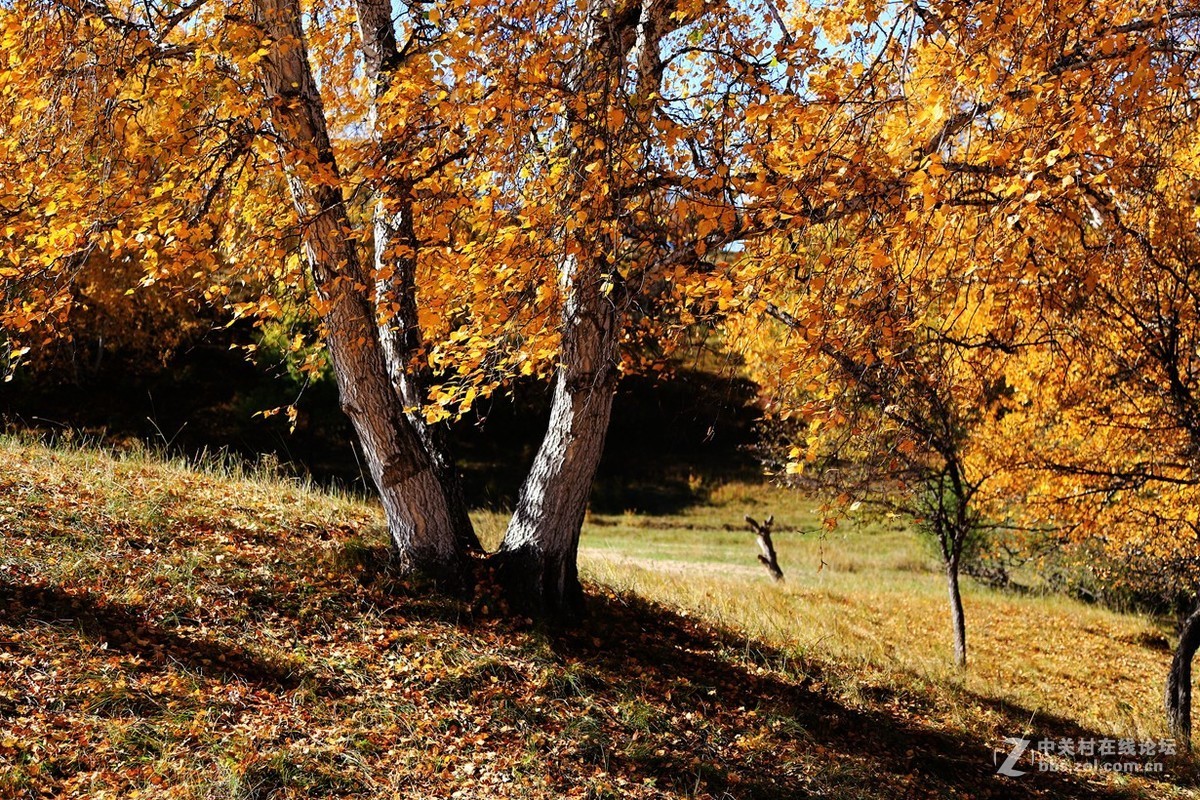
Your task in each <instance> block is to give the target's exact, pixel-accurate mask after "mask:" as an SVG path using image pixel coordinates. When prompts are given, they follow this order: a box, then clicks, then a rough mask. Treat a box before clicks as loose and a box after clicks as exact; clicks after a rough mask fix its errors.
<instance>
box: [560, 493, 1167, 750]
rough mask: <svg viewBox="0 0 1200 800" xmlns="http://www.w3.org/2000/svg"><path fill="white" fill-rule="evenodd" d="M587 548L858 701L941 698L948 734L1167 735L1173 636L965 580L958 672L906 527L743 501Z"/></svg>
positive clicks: (607, 568) (806, 507)
mask: <svg viewBox="0 0 1200 800" xmlns="http://www.w3.org/2000/svg"><path fill="white" fill-rule="evenodd" d="M746 513H750V514H757V515H759V516H760V517H761V516H765V514H767V513H774V514H775V516H776V524H777V526H782V527H783V528H784V531H783V532H781V533H779V534H777V535H776V536H775V541H776V547H777V549H778V551H779V559H780V562H781V564H782V565H783V567H784V569H785V571H786V580H785V581H784V582H783V583H780V584H775V583H774V582H772V581H771V580H770V577H769V576H768V575H767V573H766V571H765V570H764V569H762V568H761V567H760V566H758V565H757V562H756V561H755V553H756V552H757V551H756V548H755V546H754V540H753V536H752V534H750V533H749V532H748V530H747V529H746V527H745V523H744V522H742V516H743V515H744V514H746ZM583 542H584V552H583V565H584V573H585V574H586V575H587V576H588V577H590V578H591V579H593V580H596V581H598V582H600V583H603V584H606V585H609V586H612V587H615V588H617V589H620V590H628V591H632V592H636V593H638V594H639V595H642V596H644V597H646V598H649V599H652V600H655V601H657V602H661V603H664V604H666V605H668V606H671V607H674V608H677V609H681V610H686V611H689V612H691V613H695V614H698V615H700V616H702V617H704V618H705V619H709V620H712V621H714V622H716V623H718V624H720V625H722V626H726V627H730V628H733V629H735V630H739V631H743V632H745V633H746V634H748V635H750V636H751V637H753V638H756V639H760V640H762V641H765V642H769V643H771V644H772V645H775V646H777V647H780V648H782V649H784V650H785V651H787V652H789V653H793V654H795V655H796V656H797V657H799V658H802V659H804V660H805V661H807V662H811V663H812V664H814V665H819V666H821V667H823V668H825V669H826V670H827V671H830V670H832V671H834V672H845V673H847V675H846V679H845V689H846V691H847V692H849V693H851V694H853V693H854V692H855V691H856V686H858V685H859V684H862V685H875V684H883V685H888V686H894V687H903V688H905V689H909V690H913V691H919V692H928V693H934V694H936V695H937V696H938V698H939V703H938V706H939V710H940V712H941V713H943V714H944V715H946V721H947V722H948V723H952V724H955V725H959V726H962V727H964V728H966V729H975V728H976V727H977V726H978V724H979V717H978V714H977V710H978V707H979V705H980V701H981V700H984V701H987V702H989V703H995V704H1007V705H1009V706H1014V707H1019V708H1021V709H1025V710H1027V711H1028V713H1029V716H1030V720H1031V724H1030V726H1029V728H1028V731H1027V732H1030V733H1033V734H1035V735H1036V734H1037V733H1038V716H1051V717H1061V718H1065V719H1069V720H1072V721H1074V722H1076V723H1078V724H1079V725H1082V726H1085V727H1087V728H1090V729H1094V730H1096V731H1100V732H1103V733H1105V734H1109V735H1113V736H1124V737H1132V738H1148V737H1159V736H1165V735H1166V731H1165V730H1164V723H1163V715H1162V699H1161V698H1162V686H1163V681H1164V679H1165V675H1166V670H1167V666H1168V664H1169V663H1170V652H1169V648H1168V638H1169V636H1170V631H1169V630H1168V629H1167V627H1166V626H1165V625H1164V623H1163V621H1162V620H1156V619H1153V618H1150V617H1146V616H1138V615H1130V614H1119V613H1116V612H1113V611H1109V610H1106V609H1104V608H1100V607H1096V606H1089V605H1086V604H1083V603H1080V602H1077V601H1074V600H1071V599H1069V598H1065V597H1062V596H1060V595H1053V594H1044V595H1025V596H1022V595H1016V594H1012V593H1006V592H1001V591H995V590H991V589H987V588H984V587H981V586H979V585H976V584H974V583H973V582H971V581H969V580H967V581H966V583H965V586H964V602H965V605H966V610H967V636H968V644H969V647H970V664H969V667H968V669H967V670H966V671H965V672H963V671H959V670H957V669H955V668H954V667H953V666H952V664H951V660H950V650H951V648H950V629H949V613H948V610H947V601H946V585H945V579H944V576H943V574H942V573H941V571H940V569H939V568H938V561H937V559H936V557H935V556H934V555H933V553H932V551H930V550H927V549H926V547H925V544H924V543H923V542H922V541H920V540H919V538H918V537H917V536H916V535H915V534H913V533H912V532H911V531H909V530H907V529H906V528H904V527H903V526H901V525H891V526H886V525H882V524H879V523H872V524H859V525H856V524H853V523H852V522H851V523H846V522H843V523H842V525H841V526H839V527H838V528H837V529H835V530H832V531H824V530H823V529H822V528H821V526H820V524H819V519H818V518H817V516H816V509H815V508H813V504H812V503H811V502H809V501H807V500H806V499H804V498H802V497H797V496H796V495H795V494H793V493H789V492H785V491H781V490H777V489H770V488H765V487H748V486H741V485H733V486H727V487H722V488H721V489H719V490H718V491H717V492H716V493H715V495H714V498H713V502H712V503H711V504H709V505H706V506H704V507H702V508H698V509H696V510H695V511H694V512H693V513H691V514H685V515H681V516H678V517H673V518H669V519H664V518H657V519H656V518H637V517H628V518H626V517H593V518H591V519H590V520H589V525H588V527H587V529H586V531H585V535H584V539H583ZM848 667H850V668H852V669H847V668H848ZM996 732H997V733H999V731H996ZM1017 733H1018V731H1006V732H1005V735H1016V734H1017Z"/></svg>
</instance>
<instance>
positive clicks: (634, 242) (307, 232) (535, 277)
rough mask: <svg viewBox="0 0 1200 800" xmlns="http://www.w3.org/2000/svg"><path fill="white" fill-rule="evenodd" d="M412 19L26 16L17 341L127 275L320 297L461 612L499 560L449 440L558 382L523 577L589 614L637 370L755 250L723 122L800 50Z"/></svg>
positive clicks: (355, 386)
mask: <svg viewBox="0 0 1200 800" xmlns="http://www.w3.org/2000/svg"><path fill="white" fill-rule="evenodd" d="M398 10H399V11H400V14H399V17H398V19H394V16H393V12H394V9H393V8H392V6H391V5H390V4H389V3H386V2H374V1H373V0H360V1H359V2H353V3H330V4H314V5H313V6H311V7H307V6H301V4H300V3H299V2H298V0H261V1H260V0H254V1H252V2H249V1H248V2H244V3H237V4H232V5H231V4H222V5H220V6H219V7H218V5H217V4H212V3H205V2H202V1H201V0H197V2H194V3H189V4H184V5H178V4H156V3H124V2H122V3H104V2H93V0H81V1H80V2H71V1H69V0H61V1H51V0H46V1H41V2H34V1H33V0H29V1H28V2H24V3H20V4H17V5H16V6H14V7H13V8H11V9H7V10H6V11H5V12H3V20H4V35H5V52H6V54H7V56H8V59H7V63H6V65H5V70H6V75H5V82H4V86H5V89H4V92H5V94H4V102H5V104H6V107H7V108H8V109H9V110H10V111H11V115H10V119H11V120H12V121H11V123H10V124H9V126H8V127H7V128H5V129H4V130H3V131H2V134H3V136H0V138H2V139H3V140H4V147H5V148H6V149H5V151H4V158H5V163H6V165H7V166H8V167H9V168H10V169H9V170H7V171H6V175H9V176H11V177H9V178H7V179H6V181H5V184H4V186H3V196H4V198H5V208H6V209H7V213H8V215H9V216H8V221H9V225H8V226H7V227H6V228H5V229H4V231H5V235H6V237H7V238H6V239H5V245H4V246H5V250H4V254H5V258H6V260H7V261H8V262H9V264H10V265H11V266H10V267H9V271H10V274H9V276H8V277H9V278H10V280H8V282H7V283H6V289H7V291H8V295H7V300H8V305H7V309H6V315H5V322H6V323H7V329H8V330H10V331H12V332H13V336H14V337H15V338H14V340H13V341H18V340H21V341H24V340H31V337H40V336H45V335H50V334H51V333H52V332H53V323H54V322H55V320H61V319H63V318H65V316H66V315H68V314H69V313H70V296H69V292H66V291H65V290H64V287H66V286H69V285H70V283H71V282H72V281H73V280H74V279H75V276H76V275H77V272H78V264H79V263H81V259H83V258H85V257H86V255H87V254H88V253H90V252H93V251H96V250H101V251H103V252H105V253H106V254H108V255H109V256H110V257H114V258H115V257H121V258H128V259H135V260H136V262H137V263H139V264H140V265H141V268H142V271H143V275H142V280H141V281H140V282H141V283H160V282H166V281H174V282H175V283H177V284H185V283H188V282H190V284H191V287H192V290H193V291H195V292H196V293H197V294H199V295H202V296H203V297H204V298H205V299H206V300H208V301H210V302H213V303H217V304H219V305H225V306H226V307H228V308H229V309H230V310H231V311H232V312H233V313H234V314H235V315H237V316H248V317H253V318H257V319H260V320H269V319H272V318H275V317H278V316H279V315H280V314H281V313H283V308H285V307H287V306H289V305H290V303H283V302H281V299H282V297H281V295H282V294H287V295H288V298H289V300H291V299H294V298H303V299H304V300H305V301H307V302H309V303H310V304H311V306H312V308H313V309H314V311H315V313H316V314H317V316H318V317H319V318H320V320H321V336H322V338H323V340H324V343H325V344H326V346H327V348H328V352H329V355H330V357H331V361H332V366H333V370H334V373H335V376H336V378H337V382H338V386H339V389H340V392H341V396H342V403H343V407H344V409H345V411H346V413H347V414H348V416H349V417H350V419H351V421H352V422H353V424H354V428H355V430H356V432H357V435H358V437H359V439H360V442H361V443H362V447H363V451H364V453H365V454H366V460H367V464H368V465H369V467H370V472H371V475H372V478H373V479H374V482H375V484H376V487H377V489H378V491H379V494H380V498H381V501H382V504H383V508H384V511H385V515H386V517H387V521H388V527H389V530H390V532H391V536H392V541H393V545H394V548H395V550H396V553H397V555H398V562H399V564H400V566H401V567H402V568H403V569H405V570H408V571H413V572H421V573H427V574H431V575H434V576H437V577H439V578H440V579H442V580H444V581H446V582H448V583H451V584H460V585H461V584H462V583H465V582H466V581H468V580H469V571H470V570H469V560H470V556H471V555H472V554H473V553H476V552H478V551H479V550H480V548H479V545H478V541H477V539H476V537H475V535H474V532H473V531H472V530H471V526H470V520H469V517H468V516H467V514H466V507H465V504H464V501H463V498H462V493H461V489H460V488H459V485H458V479H457V474H456V469H455V466H454V462H453V458H452V456H451V454H450V453H449V452H448V451H447V449H446V445H445V437H444V435H443V429H442V426H444V420H446V419H447V418H450V417H453V416H454V415H455V414H457V413H460V412H461V411H462V410H464V409H466V408H469V407H470V405H471V404H472V402H475V401H476V400H477V398H478V397H480V396H482V395H485V394H487V393H489V392H492V391H496V390H497V389H498V388H501V387H503V386H504V385H505V384H506V382H507V381H509V380H511V379H512V378H513V377H514V376H517V375H542V376H545V377H547V378H548V379H550V380H552V381H553V382H554V385H555V389H554V395H553V402H552V409H551V414H550V421H549V425H548V430H547V434H546V437H545V440H544V442H543V446H542V448H541V449H540V450H539V453H538V455H537V457H536V459H535V462H534V465H533V467H532V469H531V471H530V474H529V478H528V480H527V481H526V484H525V486H524V488H523V489H522V492H521V495H520V499H519V502H518V507H517V509H516V510H515V513H514V516H513V521H512V523H511V525H510V526H509V529H508V532H507V534H506V536H505V541H504V543H503V545H502V547H501V552H500V553H499V554H498V556H497V559H498V563H499V566H500V571H501V574H502V575H504V576H505V579H506V581H507V582H508V583H509V584H510V585H511V586H513V587H514V594H515V596H516V597H517V598H518V599H519V600H521V601H522V603H523V604H524V605H527V606H528V607H529V608H531V609H532V610H534V611H536V612H544V613H547V614H550V615H558V614H563V615H569V614H571V613H573V612H574V611H576V610H577V608H578V599H579V584H578V578H577V575H576V571H575V557H576V550H577V545H578V536H579V529H580V526H581V524H582V519H583V514H584V509H585V507H586V502H587V496H588V491H589V488H590V484H591V481H592V477H593V475H594V472H595V469H596V465H597V462H598V459H599V456H600V453H601V450H602V447H603V442H604V435H605V432H606V430H607V426H608V420H609V417H610V414H611V403H612V394H613V390H614V387H615V385H616V381H617V378H618V376H619V374H620V371H621V370H622V361H623V351H624V345H623V343H624V342H625V341H626V340H627V338H628V337H629V336H630V335H636V333H637V332H638V331H644V330H645V329H646V327H647V326H653V325H654V319H655V316H654V315H655V313H656V312H655V310H656V309H660V308H668V307H671V306H672V305H674V307H676V308H677V309H680V310H681V314H682V313H683V312H682V310H683V309H686V306H687V303H686V302H685V301H684V300H683V299H682V295H683V291H682V290H681V289H680V288H679V286H680V285H684V284H686V281H683V280H682V278H683V277H684V276H691V275H694V274H696V273H698V272H703V271H705V270H707V269H709V268H710V267H711V266H712V265H711V264H710V262H709V261H707V260H706V259H705V258H704V256H705V253H706V252H707V251H709V250H710V249H714V248H718V247H720V246H721V245H722V244H723V243H725V242H728V241H730V240H731V239H733V238H735V237H736V236H737V235H738V233H739V230H740V226H739V220H738V217H737V213H736V211H734V210H733V207H734V205H735V203H734V200H733V199H732V196H731V194H730V189H729V184H730V164H731V163H732V162H734V161H735V160H736V159H737V158H738V157H739V156H738V155H737V154H738V153H739V152H741V151H742V150H744V148H745V140H744V139H742V138H741V137H740V136H739V134H738V128H737V126H736V125H735V126H730V127H723V126H722V125H720V124H718V122H720V121H722V120H728V119H736V118H737V111H738V109H739V108H740V107H743V106H744V103H745V100H744V96H752V95H754V94H755V93H756V92H759V91H760V89H759V87H760V86H761V85H763V84H762V81H761V80H760V79H759V73H760V72H761V70H762V69H763V68H764V67H765V65H766V64H767V62H768V61H769V58H770V56H769V54H766V51H767V50H768V49H769V47H768V46H765V45H763V44H761V43H759V42H758V41H757V40H756V39H755V38H754V37H752V36H749V35H747V31H752V30H754V26H755V25H756V24H758V23H757V22H756V21H755V18H754V15H753V14H748V13H746V12H745V11H744V10H743V11H737V10H733V9H729V8H720V7H717V6H716V5H711V6H710V5H708V4H706V3H701V2H647V3H624V2H617V1H616V0H596V2H591V3H587V4H584V5H583V6H576V5H575V4H567V5H557V4H540V3H523V4H516V5H511V6H509V5H492V4H488V3H478V2H473V3H472V2H464V1H463V0H448V1H447V2H444V3H438V4H426V3H420V4H415V3H414V4H412V5H406V6H401V7H399V9H398ZM696 63H700V64H703V65H706V67H707V68H706V69H705V70H704V71H703V72H697V68H696V67H695V66H694V64H696ZM689 65H690V66H689ZM737 86H741V87H742V88H741V89H738V90H735V88H733V87H737ZM712 97H718V98H719V102H715V101H714V100H713V99H711V98H712ZM91 109H100V110H101V112H100V113H98V114H97V113H94V111H92V110H91ZM48 153H49V154H50V156H51V157H50V158H49V159H47V154H48ZM47 221H50V224H49V225H47ZM47 228H49V229H51V230H52V231H53V234H52V235H51V236H46V235H45V233H44V231H45V230H46V229H47ZM247 285H249V286H252V287H254V290H256V291H258V292H259V294H258V296H257V297H256V296H254V293H253V291H251V292H250V293H249V296H248V293H247V291H246V290H245V287H246V286H247ZM21 337H24V339H22V338H21ZM24 346H28V345H19V346H14V348H13V349H14V353H20V352H21V350H22V349H23V347H24Z"/></svg>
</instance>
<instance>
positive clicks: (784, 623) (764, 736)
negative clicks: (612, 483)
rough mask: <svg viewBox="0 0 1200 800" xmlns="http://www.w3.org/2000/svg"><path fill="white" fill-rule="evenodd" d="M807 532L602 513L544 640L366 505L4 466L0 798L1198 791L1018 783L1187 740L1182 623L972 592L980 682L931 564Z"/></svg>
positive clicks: (715, 505) (893, 539) (722, 509)
mask: <svg viewBox="0 0 1200 800" xmlns="http://www.w3.org/2000/svg"><path fill="white" fill-rule="evenodd" d="M812 506H813V504H812V503H811V502H810V501H808V500H806V499H805V498H803V497H800V496H798V495H796V494H793V493H788V492H783V491H781V490H777V489H771V488H768V487H763V486H753V485H740V484H731V485H725V486H720V487H715V488H714V489H713V491H712V492H711V497H710V500H709V502H708V503H707V504H705V505H703V506H698V507H695V508H693V509H690V510H688V511H687V512H685V513H681V514H678V515H674V516H640V515H635V514H627V515H619V516H601V515H594V516H591V517H589V519H588V521H587V526H586V529H585V532H584V539H583V553H582V564H583V571H584V575H585V577H586V578H587V579H588V581H589V582H590V583H591V585H592V589H591V594H592V597H591V600H590V607H591V615H590V618H589V619H588V620H587V622H586V624H585V625H583V626H582V627H581V628H580V629H578V630H576V631H569V632H563V633H550V632H546V631H538V630H532V629H529V627H528V626H527V625H525V624H523V623H521V622H520V621H517V622H513V621H510V620H506V619H503V618H497V617H495V616H493V615H492V614H491V613H490V609H488V608H487V607H488V606H489V605H491V606H493V607H494V602H492V601H491V600H489V598H488V597H487V596H486V595H484V596H480V597H478V598H476V600H475V601H474V602H473V603H463V604H459V603H455V602H450V601H446V600H439V599H436V598H433V597H431V596H430V595H429V593H428V592H427V591H425V590H423V589H422V588H421V587H413V586H407V585H405V584H403V583H399V582H396V581H395V580H394V579H392V578H390V577H389V576H388V575H387V574H386V572H380V571H379V570H378V569H377V567H376V564H377V562H378V558H379V556H380V555H381V553H382V552H383V551H384V546H385V541H386V539H385V535H384V532H383V530H382V529H381V527H380V523H379V516H378V513H377V511H376V510H375V508H374V507H373V506H372V505H370V504H368V503H364V502H362V501H360V500H358V499H356V498H353V497H349V496H337V495H331V494H328V493H325V492H319V491H315V490H313V489H311V488H309V487H305V486H303V485H299V484H297V483H295V482H294V481H289V480H285V479H282V478H278V477H273V476H270V475H256V474H253V473H252V472H246V471H245V470H242V469H241V468H238V467H231V466H220V465H218V466H212V465H210V466H209V467H207V468H205V469H201V470H195V469H191V468H189V467H188V466H187V465H184V464H182V463H179V462H162V461H160V460H157V459H155V458H152V457H148V456H145V455H144V454H133V455H127V456H120V457H114V456H113V455H111V454H107V453H102V452H97V451H94V450H87V449H58V450H51V449H47V448H44V447H41V446H38V445H33V444H28V443H22V442H20V441H16V440H3V441H0V797H4V798H9V797H13V798H18V797H39V796H55V797H112V798H125V797H181V798H229V800H234V799H236V800H265V799H266V798H277V799H282V798H303V797H362V798H366V797H371V798H376V797H406V798H407V797H413V798H416V797H450V796H455V797H514V798H515V797H529V798H535V797H536V798H551V797H590V798H602V797H612V798H617V797H655V798H658V797H662V798H667V797H671V798H674V797H711V798H743V797H745V798H776V797H778V798H791V797H807V796H812V797H831V798H881V799H882V798H900V797H913V798H916V797H930V798H935V797H936V798H940V797H996V798H1008V797H1054V798H1058V797H1067V798H1092V797H1113V798H1116V797H1146V798H1160V797H1163V798H1167V797H1192V796H1195V794H1194V789H1193V787H1194V786H1195V780H1196V769H1195V764H1194V762H1193V761H1191V760H1190V759H1187V758H1184V757H1180V758H1174V759H1168V763H1167V764H1166V771H1165V773H1164V775H1162V776H1150V777H1145V776H1141V777H1139V776H1127V775H1102V774H1095V773H1061V774H1060V773H1047V774H1039V773H1031V774H1029V775H1026V776H1023V777H1021V778H1016V779H1002V778H998V777H996V776H995V775H994V772H995V751H996V750H997V749H1000V748H1004V749H1007V748H1005V747H1004V744H1003V738H1004V737H1006V736H1019V735H1025V736H1027V737H1029V738H1034V739H1037V738H1043V737H1047V738H1059V737H1073V738H1079V737H1101V736H1112V737H1122V738H1135V739H1144V738H1149V737H1155V738H1157V737H1160V736H1163V735H1165V732H1164V731H1163V728H1162V725H1161V722H1160V711H1159V708H1160V700H1159V698H1160V687H1161V685H1162V680H1163V676H1164V674H1165V669H1166V665H1167V662H1168V660H1169V651H1168V646H1169V635H1170V632H1169V630H1168V629H1167V628H1165V627H1164V625H1163V623H1162V622H1161V621H1157V620H1154V619H1149V618H1144V617H1139V616H1133V615H1127V614H1118V613H1114V612H1111V611H1107V610H1104V609H1101V608H1097V607H1092V606H1087V605H1084V604H1081V603H1078V602H1076V601H1073V600H1070V599H1066V598H1063V597H1058V596H1034V595H1025V596H1017V595H1011V594H1005V593H1000V592H997V591H993V590H987V589H983V588H980V587H977V586H975V585H973V584H972V583H970V582H968V583H967V584H966V587H965V602H966V608H967V624H968V641H969V645H970V664H969V666H968V668H967V670H966V671H965V672H960V671H958V670H955V669H953V668H952V667H951V666H950V658H949V656H950V652H949V651H950V646H949V630H948V621H947V612H946V609H945V600H944V594H945V588H944V583H943V578H942V575H941V573H940V572H939V571H938V570H936V569H935V564H936V562H935V560H934V558H933V557H932V555H931V554H930V553H929V552H927V551H926V550H925V547H924V545H923V544H922V543H921V542H920V541H919V540H918V539H917V538H916V537H915V536H914V535H913V534H912V533H911V532H909V531H907V530H905V529H904V528H903V527H901V526H897V525H893V526H885V525H880V524H855V523H854V522H853V521H851V522H849V523H843V525H842V526H841V527H839V528H838V529H836V530H834V531H829V532H824V533H822V532H821V531H819V530H818V528H819V525H818V520H817V517H816V516H815V509H814V508H813V507H812ZM746 513H751V514H754V515H756V516H760V517H761V516H766V515H767V514H772V513H773V514H774V515H775V517H776V520H777V528H778V530H779V533H778V534H777V535H776V543H777V547H778V549H779V556H780V561H781V564H782V566H783V568H784V570H785V572H786V575H787V579H786V580H785V581H784V582H782V583H778V584H777V583H774V582H772V581H771V580H770V578H769V576H768V575H767V574H766V571H765V570H764V569H762V568H761V566H759V565H758V564H757V562H756V561H755V558H754V555H755V548H754V544H753V537H752V536H751V535H750V533H749V532H748V531H747V530H746V529H745V525H744V523H743V522H742V516H743V515H744V514H746ZM476 521H477V523H478V526H479V528H480V530H481V532H482V534H483V535H484V538H486V539H490V540H491V541H495V540H496V538H497V537H498V536H499V535H500V533H501V529H502V525H503V518H502V517H501V516H499V515H496V514H489V513H481V514H479V515H477V517H476Z"/></svg>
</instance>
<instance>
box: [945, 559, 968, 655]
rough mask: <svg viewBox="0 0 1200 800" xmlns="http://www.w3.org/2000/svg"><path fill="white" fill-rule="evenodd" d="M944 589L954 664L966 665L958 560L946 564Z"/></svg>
mask: <svg viewBox="0 0 1200 800" xmlns="http://www.w3.org/2000/svg"><path fill="white" fill-rule="evenodd" d="M946 587H947V589H948V590H949V593H950V625H951V627H952V628H953V630H954V663H955V665H956V666H959V667H965V666H966V665H967V623H966V617H965V615H964V614H963V604H962V594H961V593H960V592H959V589H958V559H957V558H952V559H950V560H949V561H947V562H946Z"/></svg>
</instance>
